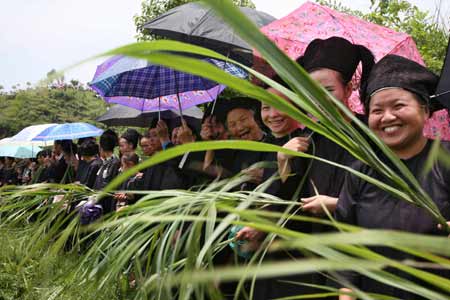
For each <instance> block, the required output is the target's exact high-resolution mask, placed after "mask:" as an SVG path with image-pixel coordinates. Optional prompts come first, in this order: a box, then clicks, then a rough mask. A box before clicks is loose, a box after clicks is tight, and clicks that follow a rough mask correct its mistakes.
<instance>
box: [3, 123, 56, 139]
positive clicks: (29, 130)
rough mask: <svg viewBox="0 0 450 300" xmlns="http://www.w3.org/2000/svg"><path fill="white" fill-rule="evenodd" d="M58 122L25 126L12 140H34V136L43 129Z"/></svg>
mask: <svg viewBox="0 0 450 300" xmlns="http://www.w3.org/2000/svg"><path fill="white" fill-rule="evenodd" d="M56 125H58V124H55V123H49V124H40V125H32V126H28V127H25V128H24V129H22V130H21V131H19V133H17V134H16V135H15V136H13V137H12V138H11V140H10V141H11V142H30V141H34V138H35V137H36V136H37V135H38V134H40V133H41V132H42V131H44V130H45V129H47V128H49V127H53V126H56Z"/></svg>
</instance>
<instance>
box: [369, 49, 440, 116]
mask: <svg viewBox="0 0 450 300" xmlns="http://www.w3.org/2000/svg"><path fill="white" fill-rule="evenodd" d="M438 79H439V78H438V76H436V75H435V74H434V73H433V72H431V71H430V70H428V69H427V68H426V67H424V66H422V65H420V64H418V63H416V62H415V61H412V60H409V59H407V58H404V57H401V56H398V55H393V54H391V55H386V56H385V57H383V58H382V59H381V60H380V61H379V62H378V63H376V64H375V66H374V67H373V69H372V71H371V73H370V76H369V79H368V80H367V86H366V87H365V89H364V90H363V93H362V95H361V99H362V100H363V102H364V107H365V109H366V112H368V109H369V104H370V98H371V96H372V95H373V94H374V93H375V92H377V91H378V90H380V89H383V88H390V87H397V88H402V89H405V90H407V91H410V92H412V93H414V94H416V95H418V96H420V97H419V98H420V100H421V101H422V102H423V103H424V104H429V105H430V111H431V112H433V111H436V110H438V109H441V108H442V106H441V105H440V103H439V102H438V101H436V100H434V101H432V102H430V101H429V99H430V96H431V95H433V94H434V93H435V91H436V87H437V84H438Z"/></svg>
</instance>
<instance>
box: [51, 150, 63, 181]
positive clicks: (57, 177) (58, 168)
mask: <svg viewBox="0 0 450 300" xmlns="http://www.w3.org/2000/svg"><path fill="white" fill-rule="evenodd" d="M66 171H67V163H66V161H65V160H64V157H63V156H61V158H60V159H59V160H57V161H55V162H54V163H52V164H51V165H50V166H49V167H48V181H49V182H51V183H60V182H61V181H62V180H63V178H64V174H65V173H66Z"/></svg>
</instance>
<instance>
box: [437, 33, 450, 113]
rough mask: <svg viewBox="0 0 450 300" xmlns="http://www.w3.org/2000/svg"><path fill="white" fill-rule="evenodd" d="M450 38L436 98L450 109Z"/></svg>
mask: <svg viewBox="0 0 450 300" xmlns="http://www.w3.org/2000/svg"><path fill="white" fill-rule="evenodd" d="M449 46H450V39H449V45H447V54H446V55H445V60H444V66H443V67H442V71H441V76H440V77H439V83H438V86H437V88H436V99H437V100H438V101H439V102H441V104H442V105H443V106H445V107H446V108H447V109H448V110H449V111H450V47H449Z"/></svg>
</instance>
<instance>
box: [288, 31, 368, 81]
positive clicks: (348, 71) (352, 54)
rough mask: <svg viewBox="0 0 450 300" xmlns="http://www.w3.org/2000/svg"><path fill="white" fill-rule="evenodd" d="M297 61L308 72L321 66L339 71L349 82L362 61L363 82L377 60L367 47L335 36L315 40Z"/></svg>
mask: <svg viewBox="0 0 450 300" xmlns="http://www.w3.org/2000/svg"><path fill="white" fill-rule="evenodd" d="M297 62H298V63H299V64H300V65H302V66H303V68H304V69H305V70H306V71H307V72H312V71H314V70H316V69H321V68H326V69H331V70H334V71H336V72H339V73H340V74H341V75H342V78H343V80H344V82H345V83H347V82H349V81H350V80H351V79H352V77H353V74H355V71H356V68H357V67H358V64H359V63H360V62H361V63H362V67H363V70H362V72H363V73H362V76H361V82H364V81H365V80H366V79H367V77H368V75H369V73H370V70H371V69H372V66H373V65H374V63H375V60H374V56H373V54H372V52H371V51H370V50H369V49H367V48H366V47H364V46H361V45H354V44H352V43H350V42H349V41H347V40H346V39H344V38H340V37H336V36H334V37H331V38H328V39H326V40H322V39H315V40H313V41H312V42H311V43H310V44H309V45H308V47H306V50H305V53H304V55H303V56H302V57H300V58H299V59H297Z"/></svg>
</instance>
